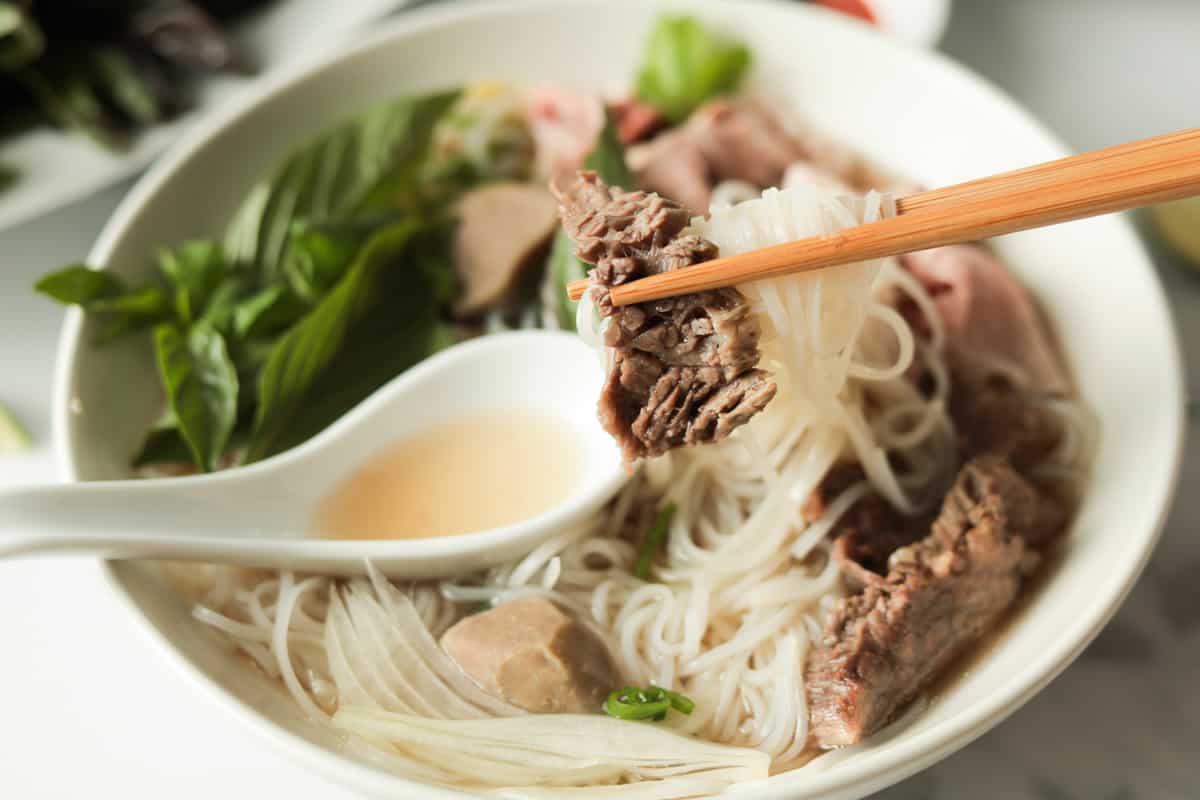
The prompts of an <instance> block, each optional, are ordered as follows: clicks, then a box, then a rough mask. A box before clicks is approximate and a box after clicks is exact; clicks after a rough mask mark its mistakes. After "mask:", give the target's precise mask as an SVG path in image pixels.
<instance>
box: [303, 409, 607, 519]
mask: <svg viewBox="0 0 1200 800" xmlns="http://www.w3.org/2000/svg"><path fill="white" fill-rule="evenodd" d="M580 450H581V445H580V443H579V442H578V440H577V438H576V435H575V434H574V432H573V431H572V430H571V428H570V427H569V426H568V425H567V424H566V423H565V422H563V421H562V420H559V419H556V418H554V417H552V416H548V415H543V414H538V413H535V412H531V411H520V412H512V411H505V412H490V413H486V414H479V415H472V416H468V417H461V418H458V419H455V420H453V421H451V422H445V423H441V424H439V425H437V426H434V427H432V428H430V429H429V430H426V431H422V432H421V433H418V434H416V435H415V436H411V437H409V438H406V439H403V440H401V441H400V442H398V443H396V444H394V445H392V446H390V447H387V448H385V449H384V450H383V451H381V452H380V453H379V454H378V455H376V456H375V457H374V458H372V459H371V460H370V461H369V462H367V463H366V464H365V465H364V466H362V467H361V468H359V469H358V470H357V471H356V472H354V473H353V474H352V475H350V477H348V478H347V479H346V480H344V481H343V482H342V483H341V484H340V485H339V486H337V488H335V489H334V491H333V492H332V493H331V494H330V495H329V496H328V497H327V498H326V499H325V500H323V501H322V502H321V504H320V506H319V507H318V511H317V520H316V529H317V533H318V534H319V535H321V536H323V537H326V538H331V539H422V538H428V537H434V536H453V535H455V534H460V533H471V532H473V531H481V530H486V529H488V528H496V527H499V526H502V525H509V524H512V523H515V522H520V521H521V520H524V519H529V518H530V517H534V516H537V515H538V514H541V513H544V512H546V511H548V510H550V509H551V508H553V507H554V506H555V505H557V504H558V503H559V502H561V501H562V500H563V499H565V498H566V497H567V495H568V494H569V493H570V492H571V491H572V490H573V489H574V488H575V487H576V486H577V485H578V483H579V479H580V478H581V477H582V472H583V466H584V459H583V458H582V453H581V452H580Z"/></svg>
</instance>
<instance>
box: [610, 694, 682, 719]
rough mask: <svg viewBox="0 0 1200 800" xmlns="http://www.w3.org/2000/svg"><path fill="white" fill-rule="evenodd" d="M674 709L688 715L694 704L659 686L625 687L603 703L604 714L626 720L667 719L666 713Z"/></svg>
mask: <svg viewBox="0 0 1200 800" xmlns="http://www.w3.org/2000/svg"><path fill="white" fill-rule="evenodd" d="M672 708H673V709H675V710H676V711H678V712H680V713H681V714H690V713H692V710H693V709H695V708H696V704H695V703H694V702H692V700H691V699H690V698H688V697H684V696H683V695H681V694H679V693H678V692H672V691H670V690H668V689H663V688H662V687H661V686H648V687H646V688H644V689H643V688H640V687H638V686H625V687H623V688H621V689H617V690H616V691H614V692H612V693H611V694H609V696H608V697H607V698H606V699H605V701H604V713H605V714H608V715H609V716H610V717H616V718H617V719H628V720H645V719H649V720H654V721H655V722H658V721H661V720H664V719H666V718H667V711H669V710H670V709H672Z"/></svg>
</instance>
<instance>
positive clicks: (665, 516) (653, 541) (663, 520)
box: [633, 502, 678, 580]
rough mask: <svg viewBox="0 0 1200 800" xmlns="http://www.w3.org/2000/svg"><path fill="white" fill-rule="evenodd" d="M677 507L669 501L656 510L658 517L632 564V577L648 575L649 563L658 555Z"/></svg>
mask: <svg viewBox="0 0 1200 800" xmlns="http://www.w3.org/2000/svg"><path fill="white" fill-rule="evenodd" d="M677 508H678V506H676V505H675V503H673V502H671V503H667V504H666V505H665V506H663V509H662V511H659V512H658V517H657V518H656V519H655V520H654V525H652V526H651V527H650V531H649V532H648V533H647V534H646V538H645V539H644V540H643V541H642V549H641V552H640V553H638V560H637V563H636V564H634V565H633V574H634V577H637V578H641V579H642V580H646V579H647V578H649V577H650V565H651V564H653V563H654V557H655V556H656V555H658V551H659V550H662V546H663V542H665V541H666V540H667V531H668V530H669V529H670V527H671V518H672V517H674V516H675V511H676V509H677Z"/></svg>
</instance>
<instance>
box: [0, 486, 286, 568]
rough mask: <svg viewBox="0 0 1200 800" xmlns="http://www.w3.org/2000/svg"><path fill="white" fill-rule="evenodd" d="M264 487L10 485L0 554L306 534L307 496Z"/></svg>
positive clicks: (151, 547)
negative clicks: (271, 492)
mask: <svg viewBox="0 0 1200 800" xmlns="http://www.w3.org/2000/svg"><path fill="white" fill-rule="evenodd" d="M262 489H263V487H261V486H258V485H256V484H255V482H246V481H241V482H237V481H230V480H224V479H222V478H221V476H197V477H195V478H167V479H162V480H146V481H97V482H92V483H74V484H62V485H51V486H32V487H28V488H18V489H13V490H8V491H5V492H2V493H0V558H4V557H10V556H18V555H32V554H35V553H48V552H60V553H87V554H92V555H99V556H104V557H109V558H133V557H137V558H188V559H191V558H206V557H215V556H219V555H220V554H221V550H222V548H223V547H228V546H229V545H230V543H231V542H232V543H236V542H238V541H262V540H267V539H278V538H281V537H283V536H286V535H287V534H288V531H292V532H293V533H292V535H293V536H295V535H296V533H297V532H298V533H300V534H302V533H303V531H304V527H306V526H303V523H304V521H305V519H306V517H307V508H308V503H307V502H306V501H304V500H302V499H300V498H296V497H291V496H288V495H287V494H286V493H285V494H282V495H278V496H269V495H268V496H265V497H264V496H263V491H262ZM298 524H299V525H302V526H303V527H300V528H299V531H297V528H296V526H297V525H298Z"/></svg>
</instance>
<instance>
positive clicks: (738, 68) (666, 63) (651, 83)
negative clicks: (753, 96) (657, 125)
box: [636, 17, 750, 123]
mask: <svg viewBox="0 0 1200 800" xmlns="http://www.w3.org/2000/svg"><path fill="white" fill-rule="evenodd" d="M749 66H750V50H749V49H747V48H746V47H744V46H742V45H741V44H738V43H736V42H731V41H729V40H728V39H726V38H725V37H723V36H721V35H719V34H717V33H715V32H713V31H711V30H709V29H708V28H705V27H704V26H703V25H702V24H701V23H700V22H699V21H698V20H696V19H695V18H693V17H663V18H662V19H661V20H660V21H659V23H658V25H656V26H655V28H654V30H653V31H652V32H651V34H650V41H649V42H648V44H647V46H646V54H645V60H644V62H643V65H642V69H641V71H640V72H639V73H638V77H637V88H636V93H637V96H638V98H639V99H641V100H644V101H646V102H647V103H650V104H651V105H653V106H655V107H656V108H658V110H659V111H660V112H662V114H663V116H665V117H666V118H667V119H668V120H670V121H671V122H672V123H679V122H682V121H683V120H685V119H687V117H688V115H689V114H691V113H692V112H693V111H695V110H696V108H697V107H698V106H700V104H702V103H703V102H704V101H705V100H708V99H709V98H711V97H714V96H716V95H721V94H728V93H729V92H732V91H734V90H735V89H737V87H738V84H739V83H740V82H741V80H742V77H743V76H744V75H745V73H746V70H747V68H748V67H749Z"/></svg>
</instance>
